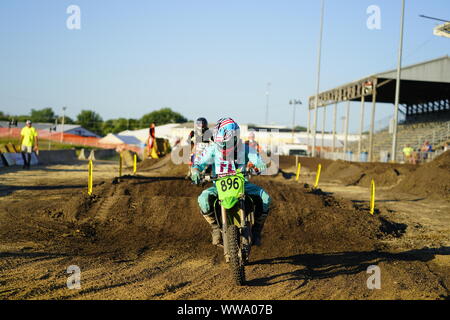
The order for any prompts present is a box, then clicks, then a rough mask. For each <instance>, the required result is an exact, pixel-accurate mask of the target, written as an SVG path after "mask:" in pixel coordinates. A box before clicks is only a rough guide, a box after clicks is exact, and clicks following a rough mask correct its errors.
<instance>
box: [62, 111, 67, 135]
mask: <svg viewBox="0 0 450 320" xmlns="http://www.w3.org/2000/svg"><path fill="white" fill-rule="evenodd" d="M62 109H63V114H62V121H61V142H63V141H64V118H65V112H66V109H67V107H63V108H62Z"/></svg>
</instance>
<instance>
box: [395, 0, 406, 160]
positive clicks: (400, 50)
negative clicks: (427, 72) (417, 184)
mask: <svg viewBox="0 0 450 320" xmlns="http://www.w3.org/2000/svg"><path fill="white" fill-rule="evenodd" d="M404 25H405V0H402V14H401V19H400V43H399V46H398V64H397V85H396V87H395V107H394V132H393V136H392V161H393V162H395V160H396V156H397V130H398V108H399V103H400V83H401V72H402V53H403V29H404Z"/></svg>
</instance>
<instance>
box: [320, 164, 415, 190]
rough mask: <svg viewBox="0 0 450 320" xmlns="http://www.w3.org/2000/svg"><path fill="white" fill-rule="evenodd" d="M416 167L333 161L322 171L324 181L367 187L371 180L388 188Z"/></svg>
mask: <svg viewBox="0 0 450 320" xmlns="http://www.w3.org/2000/svg"><path fill="white" fill-rule="evenodd" d="M415 169H416V167H414V166H412V165H401V164H390V163H356V162H347V161H341V160H338V161H334V162H333V163H332V164H331V165H330V166H329V167H328V168H326V169H325V170H324V171H323V175H322V177H323V178H324V179H325V180H330V181H331V180H335V181H339V182H340V183H343V184H345V185H354V186H362V187H369V186H370V182H371V181H372V179H374V180H375V184H376V185H377V186H380V187H389V186H393V185H395V184H397V183H398V182H399V181H400V180H401V179H402V178H403V177H406V176H407V175H408V174H410V173H411V172H412V171H414V170H415Z"/></svg>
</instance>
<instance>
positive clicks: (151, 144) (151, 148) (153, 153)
mask: <svg viewBox="0 0 450 320" xmlns="http://www.w3.org/2000/svg"><path fill="white" fill-rule="evenodd" d="M155 128H156V125H155V123H154V122H152V123H151V124H150V128H149V130H148V139H147V152H148V157H149V158H155V159H157V158H158V152H157V146H156V134H155Z"/></svg>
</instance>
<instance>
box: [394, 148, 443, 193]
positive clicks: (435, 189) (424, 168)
mask: <svg viewBox="0 0 450 320" xmlns="http://www.w3.org/2000/svg"><path fill="white" fill-rule="evenodd" d="M394 190H396V191H398V192H403V193H410V194H414V195H420V196H426V197H429V198H432V199H443V200H450V151H447V152H445V153H443V154H441V155H440V156H439V157H437V158H436V159H434V160H433V161H431V162H429V163H426V164H424V165H421V166H419V167H418V168H417V170H416V171H414V172H412V173H411V174H409V175H407V176H406V177H405V179H403V180H402V181H401V182H400V183H399V184H398V186H396V187H395V188H394Z"/></svg>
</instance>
